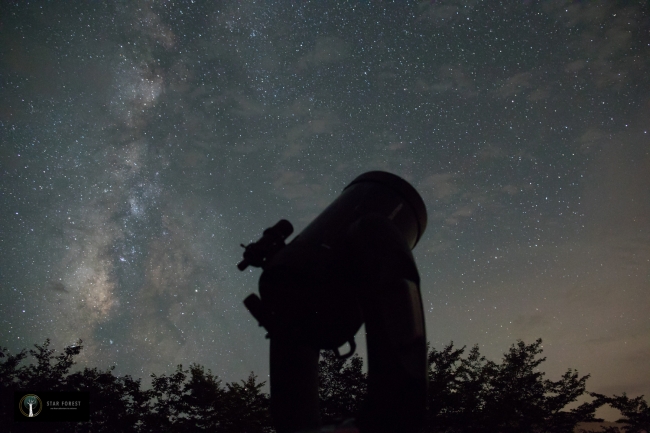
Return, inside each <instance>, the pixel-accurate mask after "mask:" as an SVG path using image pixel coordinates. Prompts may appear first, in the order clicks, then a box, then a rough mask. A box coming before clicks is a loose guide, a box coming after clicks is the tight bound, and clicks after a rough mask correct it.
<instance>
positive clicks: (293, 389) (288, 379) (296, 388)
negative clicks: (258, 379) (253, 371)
mask: <svg viewBox="0 0 650 433" xmlns="http://www.w3.org/2000/svg"><path fill="white" fill-rule="evenodd" d="M270 340H271V348H270V350H271V355H270V363H271V365H270V369H271V396H272V398H271V414H272V416H273V422H274V424H275V428H276V430H277V432H278V433H293V432H297V431H300V430H312V429H314V430H315V429H318V428H320V425H321V420H320V410H319V399H318V356H319V353H320V351H319V350H318V349H315V348H312V347H309V346H304V345H300V344H296V343H294V342H291V341H289V340H287V339H283V338H277V337H276V338H274V337H273V336H271V338H270Z"/></svg>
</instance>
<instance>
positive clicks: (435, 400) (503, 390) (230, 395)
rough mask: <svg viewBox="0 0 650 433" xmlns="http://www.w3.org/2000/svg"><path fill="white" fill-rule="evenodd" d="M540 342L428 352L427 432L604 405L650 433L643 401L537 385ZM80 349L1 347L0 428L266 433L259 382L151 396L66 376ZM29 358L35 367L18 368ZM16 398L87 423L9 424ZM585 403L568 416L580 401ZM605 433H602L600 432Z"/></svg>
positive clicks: (565, 428) (350, 383) (332, 401)
mask: <svg viewBox="0 0 650 433" xmlns="http://www.w3.org/2000/svg"><path fill="white" fill-rule="evenodd" d="M541 344H542V342H541V340H537V341H536V342H534V343H532V344H528V345H527V344H524V343H523V342H518V343H517V344H515V345H513V346H512V347H511V348H510V350H509V351H508V352H507V353H506V354H505V355H504V357H503V360H502V362H501V364H497V363H495V362H493V361H489V360H486V359H485V357H483V356H481V354H480V353H479V349H478V347H477V346H475V347H473V348H472V349H470V350H469V351H466V349H465V348H455V347H454V345H453V343H450V344H449V345H447V346H446V347H444V348H443V349H442V350H436V349H433V348H430V350H429V354H428V364H429V397H428V398H429V401H428V406H429V410H428V414H427V422H426V427H425V430H424V431H425V432H431V433H433V432H436V433H443V432H444V433H461V432H462V433H488V432H489V433H497V432H501V433H515V432H539V433H542V432H552V433H563V432H566V433H573V432H574V430H575V428H576V425H577V424H578V423H579V422H584V421H598V420H597V419H596V418H595V412H596V410H597V409H598V408H599V407H600V406H602V405H611V406H612V407H614V408H616V409H618V410H620V411H621V414H622V415H623V418H622V419H621V420H620V421H619V422H620V423H621V424H620V426H618V427H611V428H609V429H608V430H606V431H607V432H608V433H614V432H618V433H622V432H630V433H631V432H635V433H641V432H646V433H647V432H650V409H649V408H648V404H647V402H646V401H645V400H644V399H643V396H641V397H637V398H630V397H628V396H626V395H625V394H623V395H620V396H611V397H610V396H605V395H602V394H597V393H589V392H587V391H586V381H587V379H588V378H589V376H588V375H586V376H580V375H579V374H578V372H576V371H574V370H571V369H569V370H568V371H567V372H566V373H565V374H564V375H563V376H562V377H561V378H560V379H559V380H557V381H552V380H549V379H545V378H544V373H543V372H541V371H540V369H539V367H540V365H541V364H542V363H543V362H544V360H545V358H543V357H540V354H541V352H542V349H541ZM81 349H82V346H81V342H79V344H77V345H74V346H70V347H67V348H65V349H64V351H63V352H62V353H59V354H55V351H54V350H53V349H51V348H50V341H49V340H46V341H45V343H44V344H42V345H35V349H31V350H29V351H27V350H22V351H21V352H19V353H17V354H13V355H12V354H10V353H9V352H8V351H7V349H6V348H0V391H1V393H2V404H1V405H0V419H1V420H5V421H4V423H3V425H2V430H3V431H7V432H20V433H29V432H32V431H33V432H43V431H48V432H49V431H52V432H137V433H148V432H152V433H153V432H156V433H158V432H201V431H209V432H215V433H258V432H259V433H263V432H264V433H266V432H273V431H274V430H273V427H272V420H271V416H270V411H269V403H270V400H269V396H268V395H267V394H266V393H264V392H263V391H262V388H263V386H264V382H258V379H257V377H256V376H255V375H254V374H253V373H251V374H250V376H249V377H248V378H247V379H246V380H243V381H240V382H239V383H236V382H232V383H225V384H224V383H222V381H220V380H219V379H218V378H217V377H216V376H215V375H213V374H212V372H211V371H210V370H207V371H206V370H205V368H204V367H203V366H201V365H198V364H193V365H191V366H190V367H189V369H184V368H183V367H182V366H181V365H179V366H178V367H177V368H176V370H175V371H174V372H173V373H171V374H168V375H167V374H163V375H160V376H156V375H153V374H152V376H151V377H152V387H151V388H150V389H142V387H141V380H140V379H134V378H133V377H131V376H128V375H127V376H119V377H118V376H115V375H114V374H113V368H109V369H107V370H99V369H97V368H85V369H84V370H83V371H79V372H75V373H70V369H71V367H72V366H73V365H74V357H75V356H76V355H78V354H79V353H80V351H81ZM28 355H31V356H32V357H33V358H34V360H35V362H33V363H31V364H26V365H23V361H24V360H25V359H26V358H27V356H28ZM319 367H320V368H319V374H320V376H321V377H320V379H321V380H320V389H319V392H320V397H321V410H322V416H323V422H324V424H335V423H338V422H340V421H342V420H344V419H347V418H350V417H353V416H354V414H355V413H357V412H358V411H359V409H360V407H361V405H362V404H363V401H364V398H365V395H366V392H367V386H366V385H367V377H366V375H365V374H364V373H363V361H362V359H361V358H360V357H358V356H356V355H355V356H353V357H352V358H349V359H347V360H340V359H337V358H336V357H335V356H334V355H333V354H332V353H330V352H322V358H321V361H320V366H319ZM16 389H34V390H36V389H38V390H49V391H87V392H89V393H90V402H91V416H90V421H89V422H86V423H14V422H13V393H14V390H16ZM583 396H584V397H586V396H588V397H590V398H589V400H590V401H589V402H585V403H582V404H580V405H578V406H577V407H574V408H572V409H569V410H567V409H566V407H567V406H568V405H569V404H570V403H573V402H576V401H577V400H578V399H579V398H580V397H583ZM601 431H602V430H601Z"/></svg>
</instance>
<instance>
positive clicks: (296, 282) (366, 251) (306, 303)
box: [237, 171, 427, 433]
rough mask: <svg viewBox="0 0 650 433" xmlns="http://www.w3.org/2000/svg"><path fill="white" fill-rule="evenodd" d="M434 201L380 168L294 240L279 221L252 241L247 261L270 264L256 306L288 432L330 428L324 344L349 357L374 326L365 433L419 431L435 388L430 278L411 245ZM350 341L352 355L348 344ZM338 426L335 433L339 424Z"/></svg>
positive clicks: (279, 423)
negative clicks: (427, 300)
mask: <svg viewBox="0 0 650 433" xmlns="http://www.w3.org/2000/svg"><path fill="white" fill-rule="evenodd" d="M426 224H427V213H426V207H425V205H424V202H423V200H422V198H421V197H420V195H419V194H418V193H417V191H416V190H415V189H414V188H413V187H412V186H411V185H410V184H409V183H408V182H407V181H405V180H404V179H402V178H400V177H398V176H396V175H394V174H391V173H387V172H382V171H371V172H368V173H364V174H362V175H361V176H359V177H357V178H356V179H354V180H353V181H352V182H351V183H350V184H349V185H348V186H347V187H346V188H345V189H344V190H343V192H342V193H341V195H339V197H338V198H336V199H335V200H334V201H333V202H332V203H331V204H330V205H329V206H328V207H327V208H326V209H325V210H323V212H322V213H321V214H320V215H319V216H318V217H316V218H315V219H314V220H313V221H312V222H311V223H310V224H309V225H308V226H307V227H305V228H304V229H303V230H302V232H301V233H300V234H298V235H297V236H296V237H295V238H294V239H293V240H292V241H291V242H290V243H289V244H287V245H285V240H286V239H287V238H288V237H289V236H290V235H291V233H292V232H293V227H292V225H291V223H289V222H288V221H286V220H281V221H279V222H278V223H277V224H276V225H275V226H273V227H270V228H268V229H266V230H265V231H264V233H263V236H262V238H261V239H260V240H259V241H257V242H254V243H251V244H249V245H247V246H244V245H242V246H244V248H245V251H244V260H242V262H240V263H239V264H238V265H237V266H238V268H239V269H240V270H244V269H245V268H246V267H247V266H249V265H250V266H257V267H261V268H262V270H263V272H262V275H261V276H260V280H259V293H260V296H259V297H258V296H257V295H255V294H252V295H250V296H248V297H247V298H246V299H245V300H244V304H245V305H246V308H248V310H249V311H250V312H251V314H252V315H253V316H254V317H255V318H256V319H257V321H258V322H259V324H260V326H263V327H264V328H265V329H266V330H267V331H268V334H267V337H268V338H269V339H270V345H271V346H270V376H271V377H270V379H271V380H270V382H271V412H272V416H273V421H274V424H275V427H276V430H277V431H278V433H294V432H300V431H303V430H309V431H314V430H316V431H318V429H320V428H321V419H320V409H319V397H318V358H319V353H320V350H333V351H334V352H335V353H336V354H337V355H338V356H339V357H341V358H345V357H348V356H350V355H352V353H353V352H354V350H355V348H356V344H355V340H354V336H355V334H356V333H357V331H358V330H359V329H360V327H361V325H362V324H365V327H366V343H367V350H368V396H367V398H366V401H365V402H364V404H363V409H362V410H361V412H360V413H359V414H356V419H355V425H356V428H358V430H359V431H360V432H362V433H363V432H368V433H370V432H373V433H374V432H402V431H403V432H416V431H418V430H419V429H420V428H421V426H422V424H423V422H424V416H425V411H426V393H427V348H426V332H425V323H424V315H423V310H422V300H421V295H420V277H419V274H418V270H417V266H416V264H415V260H414V259H413V255H412V253H411V250H412V249H413V247H415V245H416V244H417V242H418V241H419V239H420V238H421V236H422V234H423V233H424V230H425V228H426ZM346 342H347V343H348V344H349V350H348V352H347V353H346V354H343V355H342V354H341V353H340V352H339V348H341V347H342V346H343V345H345V343H346ZM329 431H331V430H329Z"/></svg>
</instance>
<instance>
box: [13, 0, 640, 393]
mask: <svg viewBox="0 0 650 433" xmlns="http://www.w3.org/2000/svg"><path fill="white" fill-rule="evenodd" d="M0 16H1V17H2V18H1V20H2V23H1V25H2V27H1V41H0V52H1V54H0V59H1V74H0V76H1V77H2V88H1V90H0V92H1V94H2V100H3V104H2V107H1V108H0V122H1V128H2V144H1V149H0V152H1V153H0V156H1V159H0V164H1V165H0V169H1V173H2V184H1V188H2V189H1V191H0V192H1V196H0V200H1V202H0V203H1V209H2V211H1V214H0V217H1V218H2V220H1V223H2V225H1V227H0V228H1V233H0V236H1V239H0V240H1V241H2V244H1V245H0V254H1V260H2V262H1V268H0V272H1V275H0V277H1V278H0V290H1V291H2V299H3V301H2V304H1V306H0V313H1V314H0V316H1V317H2V318H1V319H0V335H1V336H2V342H1V344H3V345H6V346H8V347H10V348H11V349H12V350H18V349H20V348H23V347H29V346H31V345H32V344H34V343H40V342H42V341H43V340H44V339H45V338H47V337H49V338H51V339H52V341H53V343H54V345H55V347H59V348H60V347H63V346H64V345H67V344H70V343H72V342H74V341H76V340H77V339H79V338H81V339H83V341H84V351H83V352H82V354H81V357H80V365H81V366H98V367H108V366H109V365H113V364H115V365H117V370H116V371H117V372H119V373H120V374H127V373H128V374H133V375H135V376H137V377H147V376H148V375H149V374H150V373H152V372H154V373H161V372H169V371H171V369H172V368H173V367H174V366H175V365H176V364H179V363H183V364H185V365H188V364H190V363H192V362H198V363H200V364H203V365H205V366H207V367H208V368H211V369H212V370H213V371H214V372H215V373H216V374H218V375H219V376H220V377H221V378H222V379H224V380H238V379H240V378H243V377H245V376H246V375H247V374H248V372H250V371H251V370H253V371H255V372H256V373H257V374H259V375H260V376H261V377H262V378H266V377H267V374H268V366H267V356H268V342H267V341H266V340H265V339H264V332H263V330H261V329H260V328H258V327H257V323H256V322H255V320H254V319H253V318H252V317H251V316H250V315H249V314H248V312H247V311H246V310H245V308H244V307H243V305H242V300H243V299H244V298H245V297H246V296H247V295H248V294H249V293H251V292H253V291H255V290H256V286H257V278H258V276H259V271H258V270H250V269H249V270H247V271H246V272H244V273H240V272H239V271H237V269H236V266H235V265H236V263H237V262H238V261H239V258H240V256H241V252H242V251H241V248H240V247H239V244H240V243H248V242H250V241H252V240H254V239H256V238H258V237H259V236H260V234H261V232H262V230H263V229H264V228H266V227H268V226H270V225H273V224H274V223H275V222H277V221H278V220H279V219H281V218H286V219H289V220H290V221H291V222H292V223H293V224H294V226H295V227H296V233H298V232H299V231H300V230H301V229H302V228H303V227H305V225H306V224H307V223H308V222H309V221H311V220H312V219H313V218H314V217H315V216H316V215H318V213H319V212H320V211H321V210H322V209H323V208H324V207H325V206H326V205H327V204H328V203H330V202H331V201H332V200H333V199H334V198H335V197H336V196H337V195H338V194H339V193H340V191H341V190H342V189H343V188H344V187H345V185H346V184H347V183H348V182H349V181H351V180H352V179H353V178H355V177H356V176H357V175H359V174H361V173H363V172H365V171H370V170H386V171H390V172H393V173H395V174H398V175H399V176H402V177H403V178H405V179H406V180H408V181H409V182H411V183H412V184H413V185H414V186H415V187H416V189H417V190H418V191H419V192H420V194H421V195H422V197H423V199H424V201H425V203H426V205H427V208H428V213H429V224H428V229H427V232H426V233H425V236H424V237H423V239H422V240H421V242H420V243H419V244H418V246H417V248H416V249H415V251H414V252H415V255H416V260H417V262H418V266H419V268H420V272H421V275H422V291H423V298H424V304H425V312H426V318H427V332H428V338H429V340H430V341H431V343H432V344H433V345H434V346H436V347H441V346H442V345H443V344H445V343H447V342H449V341H450V340H453V341H454V342H456V344H460V345H465V344H467V345H472V344H475V343H478V344H479V345H480V346H481V348H482V352H483V353H485V354H486V355H487V356H488V358H491V359H498V358H499V357H500V356H501V354H502V353H503V352H504V351H505V350H507V348H508V347H509V345H510V344H512V343H514V342H515V341H516V340H517V339H523V340H524V341H527V342H532V341H533V340H534V339H536V338H539V337H541V338H542V339H543V340H544V350H545V355H546V356H547V357H548V361H547V362H546V371H547V373H548V375H549V377H557V376H558V375H559V374H561V373H562V372H563V371H564V370H566V368H569V367H572V368H576V369H578V370H579V371H580V372H581V373H592V378H591V379H590V382H589V383H590V385H589V389H590V390H593V391H598V392H605V393H614V392H616V393H620V392H623V391H627V392H628V393H630V394H631V395H637V394H642V393H645V394H646V395H647V394H650V380H649V379H648V378H649V377H650V370H649V367H648V363H647V359H648V356H649V355H650V352H648V350H649V349H648V344H647V342H648V341H650V340H649V338H650V317H649V316H648V311H649V310H648V305H650V290H649V289H650V275H649V271H650V234H649V231H648V227H650V190H649V187H648V185H650V157H649V154H648V149H649V144H650V141H649V138H648V121H647V119H648V118H650V99H648V95H649V94H650V92H649V91H650V82H649V80H648V76H647V70H648V69H649V66H650V65H649V59H650V36H649V35H650V19H649V11H648V5H647V3H645V2H638V3H634V2H630V3H629V4H628V3H626V6H625V7H620V6H616V5H614V4H613V3H612V2H561V1H549V2H541V3H537V2H512V4H510V5H509V6H503V5H499V6H497V5H495V4H493V3H491V2H479V1H472V2H456V1H439V2H428V1H426V2H420V3H416V4H412V5H409V6H406V5H403V4H402V3H401V2H398V3H397V4H393V3H389V2H350V3H348V4H341V3H340V2H331V3H328V2H318V3H317V4H303V3H301V2H298V3H295V4H294V3H286V4H284V3H282V4H273V3H269V2H243V3H235V2H232V3H227V4H224V5H214V4H212V2H194V1H187V2H175V3H171V2H160V3H152V2H146V1H140V2H111V3H110V4H104V5H100V4H94V3H90V4H86V5H70V4H68V3H65V4H64V3H61V2H53V3H52V2H50V3H48V2H32V3H30V4H26V3H24V2H14V3H10V2H4V3H3V5H2V11H1V14H0ZM361 340H362V338H361ZM360 350H361V353H364V348H363V345H362V346H361V348H360Z"/></svg>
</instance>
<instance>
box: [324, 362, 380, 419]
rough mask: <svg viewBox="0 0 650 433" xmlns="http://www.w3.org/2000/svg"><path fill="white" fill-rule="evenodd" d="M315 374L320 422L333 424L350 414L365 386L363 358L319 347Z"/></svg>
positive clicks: (365, 377)
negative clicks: (320, 349) (345, 357)
mask: <svg viewBox="0 0 650 433" xmlns="http://www.w3.org/2000/svg"><path fill="white" fill-rule="evenodd" d="M318 376H319V387H318V394H319V397H320V407H321V418H322V420H323V423H324V424H337V423H340V422H341V421H344V420H345V419H348V418H352V417H354V416H355V415H356V414H357V413H358V412H359V410H360V409H361V405H362V403H363V400H364V399H365V396H366V393H367V390H368V383H367V376H366V374H365V373H363V359H361V357H360V356H359V355H357V354H355V355H353V356H352V357H350V358H348V359H340V358H338V357H337V356H336V355H335V354H334V352H332V351H322V352H321V359H320V361H319V365H318Z"/></svg>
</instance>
